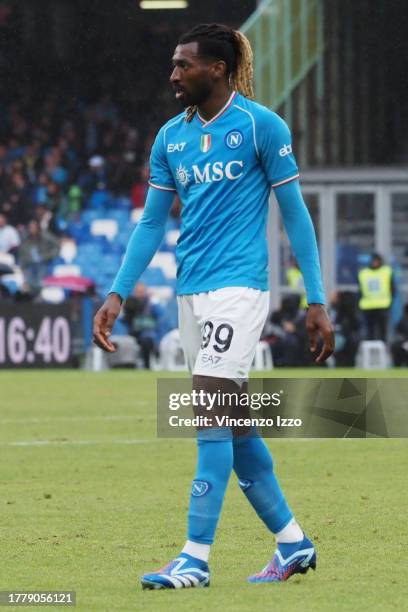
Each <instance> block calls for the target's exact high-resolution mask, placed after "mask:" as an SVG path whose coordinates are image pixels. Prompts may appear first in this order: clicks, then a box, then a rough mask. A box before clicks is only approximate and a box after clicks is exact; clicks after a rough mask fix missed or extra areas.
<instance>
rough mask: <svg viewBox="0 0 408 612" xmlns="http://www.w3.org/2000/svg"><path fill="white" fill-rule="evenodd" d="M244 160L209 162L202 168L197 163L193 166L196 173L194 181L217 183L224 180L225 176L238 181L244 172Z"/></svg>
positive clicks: (197, 182)
mask: <svg viewBox="0 0 408 612" xmlns="http://www.w3.org/2000/svg"><path fill="white" fill-rule="evenodd" d="M243 167H244V162H243V161H240V160H237V159H233V160H232V161H229V162H227V163H226V164H224V162H221V161H216V162H214V163H212V164H211V163H210V162H208V163H207V164H205V166H204V167H202V168H200V167H199V166H198V165H197V164H194V166H193V167H192V170H193V173H194V182H195V183H196V184H199V183H213V182H214V183H215V182H218V181H222V180H223V179H224V178H226V179H228V180H229V181H236V180H237V179H239V177H240V176H242V175H243V174H244V173H243V171H242V169H243Z"/></svg>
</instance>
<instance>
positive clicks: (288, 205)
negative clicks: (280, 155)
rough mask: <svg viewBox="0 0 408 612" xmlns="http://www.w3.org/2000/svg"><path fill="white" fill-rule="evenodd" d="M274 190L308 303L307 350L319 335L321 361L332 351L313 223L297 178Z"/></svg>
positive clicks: (329, 325) (314, 343) (332, 345)
mask: <svg viewBox="0 0 408 612" xmlns="http://www.w3.org/2000/svg"><path fill="white" fill-rule="evenodd" d="M274 191H275V197H276V199H277V201H278V204H279V208H280V211H281V215H282V219H283V224H284V226H285V230H286V232H287V234H288V237H289V241H290V244H291V247H292V250H293V252H294V254H295V257H296V260H297V262H298V264H299V268H300V271H301V272H302V276H303V280H304V284H305V289H306V297H307V302H308V304H309V309H308V313H307V319H306V326H307V331H308V334H309V340H310V350H311V351H312V352H315V351H316V350H317V340H318V337H319V335H320V336H321V338H322V340H323V348H322V350H321V352H320V354H319V355H318V356H317V357H316V359H315V361H316V363H322V362H323V361H325V360H326V359H327V358H328V357H330V355H331V354H332V353H333V351H334V333H333V327H332V324H331V322H330V319H329V316H328V314H327V311H326V308H325V306H324V304H325V295H324V290H323V284H322V277H321V272H320V263H319V252H318V248H317V241H316V234H315V231H314V227H313V223H312V220H311V218H310V215H309V211H308V210H307V207H306V204H305V202H304V200H303V197H302V194H301V191H300V187H299V181H298V180H297V179H295V180H293V181H290V182H288V183H285V184H283V185H281V186H279V187H276V188H275V190H274Z"/></svg>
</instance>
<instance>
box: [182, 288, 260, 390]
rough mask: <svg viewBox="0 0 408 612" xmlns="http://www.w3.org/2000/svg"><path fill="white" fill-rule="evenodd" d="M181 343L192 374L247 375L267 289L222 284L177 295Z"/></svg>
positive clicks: (216, 375) (243, 376)
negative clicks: (202, 291) (212, 288)
mask: <svg viewBox="0 0 408 612" xmlns="http://www.w3.org/2000/svg"><path fill="white" fill-rule="evenodd" d="M177 301H178V306H179V328H180V339H181V345H182V347H183V350H184V354H185V358H186V361H187V365H188V368H189V370H190V372H192V373H193V374H200V375H202V376H215V377H217V378H229V379H233V380H237V379H238V380H242V379H246V378H248V374H249V370H250V369H251V364H252V361H253V359H254V355H255V348H256V345H257V342H258V341H259V338H260V336H261V333H262V329H263V327H264V325H265V321H266V318H267V316H268V312H269V291H260V290H259V289H250V288H249V287H225V288H223V289H216V290H215V291H208V292H205V293H195V294H193V295H182V296H179V297H178V298H177Z"/></svg>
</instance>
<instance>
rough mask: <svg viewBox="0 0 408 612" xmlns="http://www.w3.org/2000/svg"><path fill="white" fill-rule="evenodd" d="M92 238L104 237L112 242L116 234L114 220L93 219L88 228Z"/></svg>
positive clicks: (116, 226)
mask: <svg viewBox="0 0 408 612" xmlns="http://www.w3.org/2000/svg"><path fill="white" fill-rule="evenodd" d="M90 232H91V234H92V236H106V238H107V239H108V240H113V239H114V237H115V236H116V234H117V233H118V222H117V221H116V219H95V220H94V221H92V223H91V226H90Z"/></svg>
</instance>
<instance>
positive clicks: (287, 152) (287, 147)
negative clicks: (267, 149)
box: [279, 144, 292, 157]
mask: <svg viewBox="0 0 408 612" xmlns="http://www.w3.org/2000/svg"><path fill="white" fill-rule="evenodd" d="M291 153H292V145H291V144H288V145H287V144H285V145H283V147H282V148H281V149H279V155H280V156H281V157H286V155H290V154H291Z"/></svg>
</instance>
